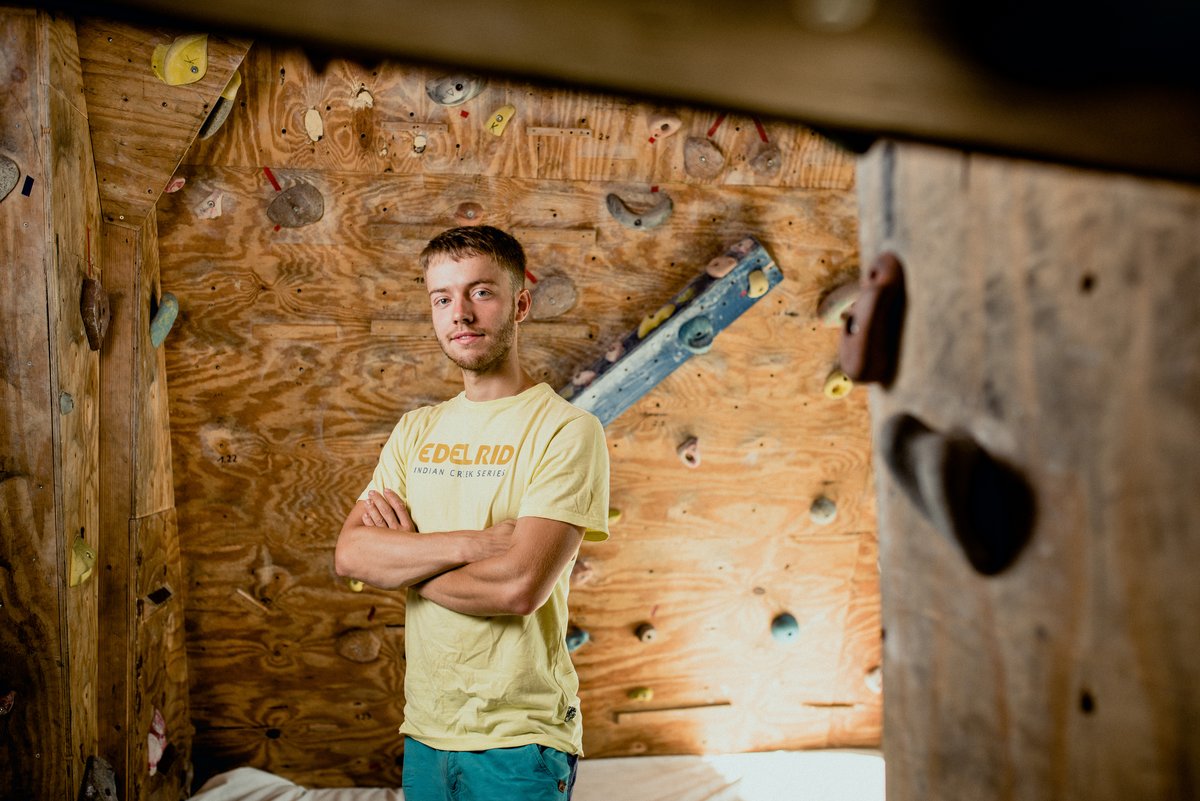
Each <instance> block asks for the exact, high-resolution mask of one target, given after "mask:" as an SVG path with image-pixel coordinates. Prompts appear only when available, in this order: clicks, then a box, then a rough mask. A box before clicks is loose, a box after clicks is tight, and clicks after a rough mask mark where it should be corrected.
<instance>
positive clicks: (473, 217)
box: [454, 201, 483, 225]
mask: <svg viewBox="0 0 1200 801" xmlns="http://www.w3.org/2000/svg"><path fill="white" fill-rule="evenodd" d="M454 221H455V222H456V223H458V224H459V225H479V224H480V223H482V222H483V206H481V205H479V204H478V203H471V202H469V201H468V202H466V203H459V204H458V208H457V209H455V210H454Z"/></svg>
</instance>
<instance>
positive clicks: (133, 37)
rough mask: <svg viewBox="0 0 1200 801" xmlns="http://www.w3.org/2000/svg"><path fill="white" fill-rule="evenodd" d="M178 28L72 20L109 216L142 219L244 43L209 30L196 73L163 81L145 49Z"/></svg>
mask: <svg viewBox="0 0 1200 801" xmlns="http://www.w3.org/2000/svg"><path fill="white" fill-rule="evenodd" d="M181 33H185V31H180V30H167V29H159V28H147V27H145V26H140V25H139V26H135V25H131V24H128V23H121V22H113V21H110V20H101V19H95V18H83V19H81V20H80V21H79V51H78V53H77V55H78V56H80V57H81V58H82V64H83V80H82V84H81V86H82V93H83V95H84V96H86V98H87V105H88V114H89V119H90V122H91V138H92V141H93V144H94V147H95V157H96V172H97V175H98V177H99V182H100V199H101V203H102V205H103V211H104V218H105V219H106V220H107V221H109V222H117V223H125V224H127V225H129V226H131V227H137V226H139V225H141V224H142V222H143V221H144V220H145V219H146V216H147V215H148V214H149V213H150V212H151V211H152V210H153V209H154V204H155V202H156V201H157V200H158V197H159V195H161V194H162V192H163V189H164V188H165V187H166V185H167V181H168V180H169V179H170V177H171V175H172V173H174V172H175V168H176V166H178V164H179V159H180V157H181V156H182V155H183V153H184V151H186V150H187V148H188V146H189V145H191V143H192V141H193V140H194V139H195V138H196V135H197V133H199V131H200V126H201V125H202V124H203V123H204V120H205V119H206V118H207V117H208V113H209V111H210V110H211V108H212V106H213V105H214V103H215V102H216V99H217V97H218V96H219V95H220V94H221V90H223V89H224V88H225V85H226V84H227V83H228V82H229V77H230V76H231V75H232V74H233V72H234V70H235V69H237V66H238V64H240V63H241V61H242V59H243V58H244V57H245V55H246V50H247V48H248V47H249V46H250V42H249V40H246V39H238V38H224V37H221V36H217V35H213V34H210V35H209V37H208V67H207V70H206V72H205V74H204V77H203V78H201V79H200V80H199V81H198V82H196V83H193V84H187V85H184V86H167V84H166V83H164V82H163V81H161V80H159V78H157V77H156V76H155V75H154V72H153V71H152V70H151V68H150V56H151V54H152V53H153V52H154V48H155V47H156V46H157V45H160V44H170V43H171V42H172V41H174V39H175V37H176V36H178V35H180V34H181ZM77 61H78V59H77Z"/></svg>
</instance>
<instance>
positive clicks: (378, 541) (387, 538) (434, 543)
mask: <svg viewBox="0 0 1200 801" xmlns="http://www.w3.org/2000/svg"><path fill="white" fill-rule="evenodd" d="M472 533H474V532H466V531H448V532H433V533H429V534H418V533H415V532H410V531H402V530H400V531H398V530H395V529H389V528H381V527H379V526H354V527H351V528H348V529H346V530H344V531H343V532H342V534H341V536H340V537H338V542H337V547H336V549H335V551H334V564H335V568H336V570H337V573H338V575H340V576H347V577H350V578H356V579H359V580H361V581H365V582H366V583H367V584H370V585H371V586H373V587H379V588H381V589H398V588H400V587H408V586H411V585H413V584H416V583H418V582H421V581H424V580H426V579H428V578H429V577H431V576H436V575H437V574H439V573H444V572H445V571H447V570H452V569H454V568H456V567H460V566H462V565H465V564H467V563H468V562H469V561H470V552H469V548H468V546H469V542H468V537H469V536H470V535H471V534H472Z"/></svg>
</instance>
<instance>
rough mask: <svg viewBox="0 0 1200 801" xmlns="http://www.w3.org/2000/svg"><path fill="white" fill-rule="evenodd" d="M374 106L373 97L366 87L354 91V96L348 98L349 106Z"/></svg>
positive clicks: (356, 107) (359, 107)
mask: <svg viewBox="0 0 1200 801" xmlns="http://www.w3.org/2000/svg"><path fill="white" fill-rule="evenodd" d="M374 106H375V98H374V97H372V96H371V93H370V92H368V91H367V89H366V87H363V88H362V89H359V90H358V92H356V93H355V95H354V97H352V98H350V108H353V109H361V108H374Z"/></svg>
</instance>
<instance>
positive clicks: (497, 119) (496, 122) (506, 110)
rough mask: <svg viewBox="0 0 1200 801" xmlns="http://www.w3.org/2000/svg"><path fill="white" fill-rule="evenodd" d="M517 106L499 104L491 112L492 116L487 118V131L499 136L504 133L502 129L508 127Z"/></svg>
mask: <svg viewBox="0 0 1200 801" xmlns="http://www.w3.org/2000/svg"><path fill="white" fill-rule="evenodd" d="M516 113H517V107H516V106H513V105H506V106H501V107H500V108H498V109H496V110H495V111H493V112H492V116H490V117H488V120H487V132H488V133H490V134H491V135H492V136H500V135H501V134H503V133H504V129H505V128H507V127H508V123H509V121H510V120H511V119H512V118H513V117H514V116H516Z"/></svg>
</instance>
